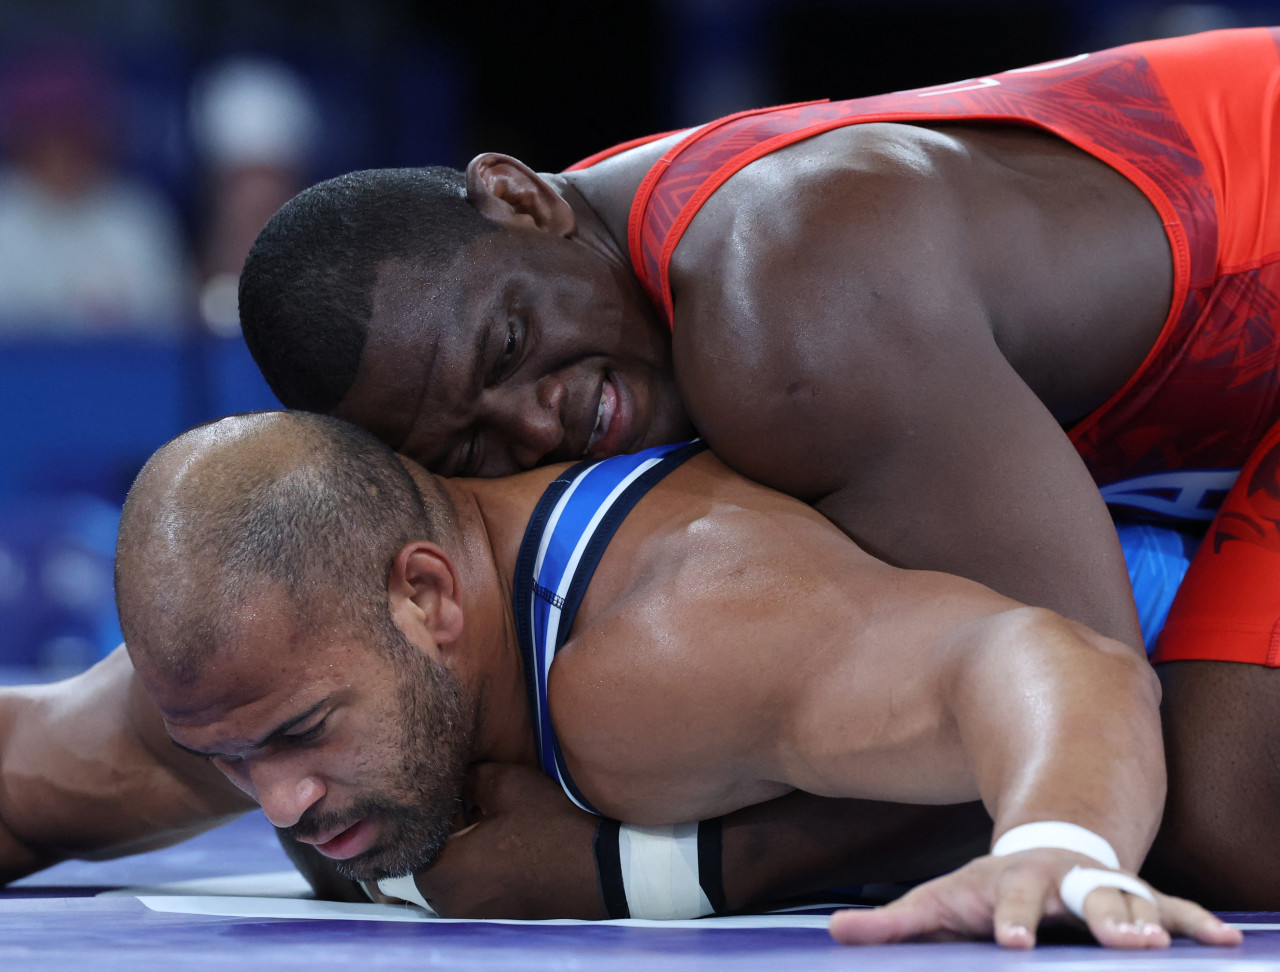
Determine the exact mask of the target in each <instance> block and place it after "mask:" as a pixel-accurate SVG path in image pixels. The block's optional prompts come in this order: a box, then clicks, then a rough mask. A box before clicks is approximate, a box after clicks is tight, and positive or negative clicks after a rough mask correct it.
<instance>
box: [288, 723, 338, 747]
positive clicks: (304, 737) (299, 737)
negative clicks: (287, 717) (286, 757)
mask: <svg viewBox="0 0 1280 972" xmlns="http://www.w3.org/2000/svg"><path fill="white" fill-rule="evenodd" d="M326 722H328V719H327V718H324V719H321V720H320V721H319V722H317V723H316V724H315V725H314V726H312V727H311V728H310V729H307V730H305V731H304V732H293V733H289V734H288V735H286V736H284V737H283V738H284V739H287V740H289V741H290V742H295V743H299V742H312V741H314V740H316V739H319V738H320V735H321V734H322V733H323V732H324V729H325V723H326Z"/></svg>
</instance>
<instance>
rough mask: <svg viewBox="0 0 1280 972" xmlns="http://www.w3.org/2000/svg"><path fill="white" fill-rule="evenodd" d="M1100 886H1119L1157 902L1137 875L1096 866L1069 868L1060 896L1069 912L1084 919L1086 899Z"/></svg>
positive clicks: (1059, 892) (1123, 889)
mask: <svg viewBox="0 0 1280 972" xmlns="http://www.w3.org/2000/svg"><path fill="white" fill-rule="evenodd" d="M1098 888H1118V889H1119V890H1121V891H1126V892H1128V893H1129V894H1134V895H1137V896H1138V897H1139V898H1146V899H1147V900H1148V901H1150V902H1151V903H1152V904H1155V903H1156V898H1155V895H1153V894H1152V893H1151V889H1150V888H1148V887H1147V886H1146V885H1145V884H1143V883H1142V882H1141V881H1139V880H1138V879H1137V878H1136V877H1130V876H1129V875H1128V874H1121V873H1120V872H1119V871H1103V870H1100V869H1098V868H1096V867H1073V868H1072V869H1071V870H1069V871H1068V872H1067V876H1066V877H1064V878H1063V879H1062V884H1061V886H1060V887H1059V888H1058V897H1060V898H1061V899H1062V903H1063V904H1064V905H1066V907H1067V910H1068V911H1069V912H1071V913H1072V914H1073V915H1075V916H1076V917H1077V918H1079V919H1081V920H1083V919H1084V899H1085V898H1087V897H1089V895H1090V894H1091V893H1092V892H1094V891H1096V890H1098Z"/></svg>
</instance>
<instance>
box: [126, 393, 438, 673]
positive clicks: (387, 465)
mask: <svg viewBox="0 0 1280 972" xmlns="http://www.w3.org/2000/svg"><path fill="white" fill-rule="evenodd" d="M428 492H430V493H432V495H427V496H424V495H423V493H422V492H421V491H420V490H419V489H418V486H417V484H415V482H414V479H413V477H412V476H411V475H410V474H409V472H408V471H407V470H406V469H405V467H404V466H403V465H402V463H401V462H400V460H399V458H398V457H397V456H396V455H395V454H394V453H392V452H391V451H390V450H389V449H387V448H386V446H384V445H382V444H381V443H380V442H378V441H377V440H376V439H374V438H373V437H372V436H370V435H368V434H367V433H365V432H362V431H360V430H359V429H357V428H355V427H354V426H352V425H349V424H348V423H345V422H342V421H339V420H337V419H332V418H328V417H325V416H320V415H311V414H308V413H303V412H262V413H254V414H249V415H240V416H233V417H231V418H227V419H222V420H221V421H218V422H214V423H212V424H210V425H204V426H200V427H199V428H196V429H193V430H192V431H190V432H187V433H185V434H184V435H181V436H179V437H178V438H176V439H174V440H173V441H172V442H170V443H168V444H167V445H165V446H164V447H162V448H161V449H160V450H159V451H158V452H157V453H156V454H155V455H154V456H152V458H151V459H150V460H149V461H148V462H147V464H146V466H144V467H143V469H142V472H141V473H140V474H139V475H138V478H137V480H136V482H135V483H134V485H133V488H132V489H131V490H130V492H129V497H128V499H127V500H126V502H125V507H124V514H123V516H122V519H121V524H120V537H119V542H118V545H117V552H116V600H117V604H118V607H119V611H120V623H121V628H122V630H123V632H124V636H125V641H126V643H127V644H128V646H129V650H130V653H131V655H132V656H133V657H134V661H135V664H138V663H139V662H142V663H144V664H145V665H146V666H147V667H149V668H152V669H153V670H155V671H157V672H158V673H159V674H161V676H162V677H165V678H167V679H170V680H174V681H177V682H179V683H188V682H191V681H193V680H194V679H196V678H197V677H198V676H199V674H200V671H201V670H202V668H203V667H204V665H205V664H206V663H207V662H208V660H209V659H210V658H211V657H212V656H213V655H214V654H215V653H216V651H217V650H218V649H219V647H220V646H224V645H228V644H231V643H234V640H235V636H236V628H237V625H238V624H240V623H241V622H242V621H244V620H246V619H247V618H248V617H249V616H250V615H251V614H252V613H253V611H254V609H255V605H256V604H257V603H259V601H260V595H262V594H263V593H264V592H268V593H269V592H276V593H279V594H281V595H283V596H284V597H285V598H286V599H287V603H289V604H291V605H293V606H295V608H296V611H297V617H296V619H295V620H296V621H297V622H298V624H299V627H300V628H301V629H302V630H304V631H305V630H308V629H309V628H310V627H314V626H317V625H328V626H340V627H343V628H352V629H354V628H355V627H356V626H361V627H365V628H366V629H367V628H369V627H373V628H382V629H384V630H385V627H386V625H392V626H393V627H394V623H393V622H392V620H391V616H390V609H389V606H388V601H387V578H388V574H389V572H390V569H391V565H392V563H393V561H394V560H395V557H396V554H397V553H398V552H399V550H400V548H401V547H403V546H404V545H405V544H406V543H409V542H410V541H412V540H431V541H433V542H439V543H442V544H447V543H449V542H450V541H451V540H453V539H454V538H455V529H456V528H455V526H454V516H453V510H452V507H451V505H450V503H449V501H448V499H447V496H446V494H445V493H444V492H443V490H440V489H438V488H437V489H435V490H428ZM385 640H387V639H380V641H385ZM391 643H398V642H397V641H396V640H395V639H391Z"/></svg>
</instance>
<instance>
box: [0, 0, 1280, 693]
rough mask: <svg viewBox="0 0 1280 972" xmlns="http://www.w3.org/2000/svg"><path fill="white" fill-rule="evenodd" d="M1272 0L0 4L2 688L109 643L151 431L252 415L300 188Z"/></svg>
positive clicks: (614, 132)
mask: <svg viewBox="0 0 1280 972" xmlns="http://www.w3.org/2000/svg"><path fill="white" fill-rule="evenodd" d="M1278 21H1280V3H1275V2H1272V3H1230V4H1168V3H1140V2H1125V0H1110V2H1103V0H1096V2H1095V0H1082V2H1077V3H1064V2H1047V0H1046V2H1038V0H1004V2H1000V0H990V2H984V0H963V2H962V0H952V2H946V0H863V2H840V0H636V2H624V3H600V2H599V0H591V2H588V0H562V2H548V3H530V2H528V0H525V2H521V3H516V2H510V0H488V2H486V3H483V4H460V3H454V4H448V5H445V4H436V3H414V2H411V0H384V2H377V0H372V2H356V0H352V2H343V0H0V679H3V678H11V679H12V678H26V677H38V678H49V677H57V676H59V675H62V674H67V673H71V672H74V671H76V670H79V669H80V668H82V667H84V666H85V665H87V664H89V663H91V662H92V661H93V660H95V659H96V658H98V657H100V656H101V655H103V654H105V653H106V652H107V651H109V650H110V649H111V648H112V647H114V645H115V644H116V643H117V642H118V639H119V630H118V626H117V624H116V620H115V613H114V608H113V606H112V602H111V556H112V548H113V545H114V539H115V527H116V521H117V518H118V511H119V507H120V503H121V501H122V499H123V497H124V494H125V492H126V490H127V489H128V486H129V483H130V482H131V480H132V478H133V476H134V475H135V473H136V472H137V470H138V468H139V466H140V465H141V463H142V462H143V461H144V460H145V459H146V457H147V456H148V455H149V454H150V453H151V451H152V450H154V449H155V448H156V447H157V446H159V445H160V444H161V443H163V442H164V441H165V440H167V439H168V438H170V437H172V436H173V435H176V434H177V433H179V432H181V431H182V430H184V429H186V428H189V427H190V426H192V425H195V424H197V423H200V422H203V421H207V420H209V419H212V418H215V417H218V416H220V415H224V414H228V413H231V412H237V411H246V410H250V409H258V408H271V407H275V405H276V403H275V400H274V398H273V397H272V395H271V394H270V392H269V391H268V390H267V388H266V387H265V385H264V384H263V383H262V381H261V379H260V378H259V377H258V374H257V371H256V369H255V368H254V366H253V363H252V361H251V360H250V359H249V357H248V354H247V353H246V352H245V350H244V348H243V345H242V343H241V341H240V338H239V333H238V323H237V321H236V313H235V279H236V275H237V274H238V271H239V268H240V265H241V263H242V261H243V259H244V255H245V253H246V252H247V249H248V246H249V244H250V243H251V242H252V240H253V237H254V235H256V233H257V231H258V229H259V228H260V227H261V225H262V223H263V222H264V221H265V219H266V218H267V217H268V216H269V215H270V214H271V213H272V212H273V211H274V210H275V208H276V207H277V206H279V205H280V203H282V202H283V201H284V200H285V199H287V198H288V197H289V196H290V195H292V194H293V193H294V192H296V191H297V190H298V189H300V188H302V187H304V186H305V185H307V184H309V183H311V182H314V181H317V180H319V179H323V178H326V177H328V176H331V175H336V174H338V173H341V172H345V171H348V170H351V169H356V168H365V167H375V166H390V165H421V164H448V165H454V166H459V167H461V166H463V165H465V164H466V162H467V160H468V159H469V158H471V157H472V156H473V155H475V154H477V153H478V152H481V151H486V150H492V149H497V150H501V151H505V152H510V153H512V154H514V155H516V156H518V157H520V158H522V159H524V160H525V161H526V162H528V163H530V164H531V165H533V166H534V167H535V168H538V169H541V170H556V169H559V168H563V167H564V166H566V165H569V164H571V163H572V162H574V161H576V160H577V159H579V158H581V157H583V156H586V155H588V154H590V153H592V152H594V151H596V150H598V149H601V148H604V147H606V146H608V145H611V144H613V143H615V142H618V141H622V140H624V139H628V138H632V137H635V136H638V135H642V134H646V133H649V132H655V131H662V130H667V129H671V128H676V127H681V126H684V125H688V124H693V123H697V122H700V121H703V120H705V119H707V118H710V117H714V116H716V115H720V114H725V113H727V112H730V111H735V110H738V109H741V108H747V107H754V106H759V105H764V104H769V103H781V102H789V101H800V100H808V99H812V98H821V97H832V98H841V97H854V96H858V95H865V94H875V93H880V92H883V91H889V90H894V89H898V88H908V87H916V86H921V85H928V84H935V83H941V82H946V81H952V80H957V79H960V78H965V77H970V76H974V75H979V74H985V73H989V72H994V71H999V70H1002V69H1004V68H1008V67H1014V66H1019V65H1024V64H1030V63H1034V62H1037V61H1043V60H1049V59H1052V58H1055V57H1060V56H1065V55H1069V54H1073V53H1077V52H1079V51H1082V50H1088V49H1096V48H1101V47H1106V46H1110V45H1113V44H1118V43H1124V42H1127V41H1132V40H1139V39H1143V38H1149V37H1157V36H1170V35H1173V34H1181V33H1190V32H1193V31H1197V30H1203V29H1210V28H1214V27H1226V26H1240V25H1256V24H1266V23H1275V22H1278Z"/></svg>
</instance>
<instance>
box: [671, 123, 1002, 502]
mask: <svg viewBox="0 0 1280 972" xmlns="http://www.w3.org/2000/svg"><path fill="white" fill-rule="evenodd" d="M964 154H965V149H964V147H963V145H962V144H960V143H959V142H957V141H956V140H955V139H953V138H950V137H948V136H946V135H942V134H939V133H937V132H934V131H931V130H929V129H924V128H919V127H913V126H905V125H893V124H871V125H860V126H854V127H851V128H847V129H838V130H836V131H834V132H829V133H827V134H825V135H822V136H819V137H817V138H813V139H809V140H807V141H804V142H800V143H797V144H795V145H792V146H789V147H787V148H785V149H782V150H780V151H778V152H775V153H773V154H771V155H767V156H765V157H764V158H762V159H759V160H758V161H756V162H754V163H752V164H751V165H749V166H747V167H746V168H745V169H743V170H742V171H741V172H739V173H737V174H736V175H735V176H733V177H732V178H731V179H729V180H728V181H727V182H726V183H725V184H724V186H722V187H721V188H720V189H719V190H718V191H717V192H715V193H714V194H713V195H712V196H711V198H710V199H709V200H708V201H707V202H706V204H704V206H703V207H702V209H701V210H700V211H699V213H698V215H697V216H696V217H695V219H694V220H693V222H692V224H691V225H690V227H689V229H688V230H687V232H686V233H685V235H684V237H683V238H682V240H681V242H680V244H679V246H678V247H677V249H676V251H675V255H674V258H673V260H672V265H671V281H672V289H673V294H674V300H675V320H674V325H673V354H674V360H675V367H676V374H677V377H678V379H679V382H680V387H681V392H682V394H683V396H684V398H685V402H686V405H687V406H688V408H689V412H690V415H691V417H692V419H693V421H694V423H695V425H696V426H697V427H698V429H699V430H700V431H701V432H702V434H703V435H704V436H705V437H706V438H707V440H708V442H710V443H711V445H712V447H713V448H715V449H716V450H717V451H718V452H719V453H720V454H721V455H722V456H725V457H726V458H727V459H728V461H729V463H730V465H732V466H734V467H735V468H737V469H739V470H741V471H743V472H745V473H747V474H748V475H750V476H752V477H753V478H759V479H762V480H764V481H766V482H768V483H769V484H770V485H772V486H775V487H777V488H780V489H784V490H785V491H787V492H789V493H792V494H793V495H795V496H798V497H800V498H802V499H805V500H808V501H814V500H816V499H817V498H819V497H821V496H822V495H824V494H825V493H826V492H829V491H830V490H832V489H835V488H837V487H838V486H839V472H838V471H837V470H834V469H831V468H830V467H829V466H824V467H823V468H822V469H820V470H817V471H816V472H817V475H812V474H811V473H813V472H815V470H812V469H811V470H805V468H804V465H803V464H801V463H797V462H796V461H795V460H796V457H795V456H794V455H793V456H790V457H786V458H784V457H785V456H786V453H787V451H788V450H786V449H784V450H782V451H781V452H779V453H778V455H777V456H771V457H768V458H766V459H765V460H764V461H763V462H762V463H761V464H752V463H750V462H746V461H744V459H747V458H758V457H761V456H762V453H761V447H762V446H768V445H769V444H770V443H773V444H775V445H777V444H781V443H782V442H783V440H785V439H788V438H791V439H792V442H793V444H799V440H798V439H795V438H794V431H795V430H796V429H802V428H805V429H808V428H812V427H813V426H814V425H815V423H818V424H820V423H822V421H823V420H824V417H830V416H831V415H832V414H833V413H831V411H830V409H831V408H833V407H836V406H837V404H838V405H839V408H840V410H841V411H842V412H844V413H849V412H850V411H852V412H854V413H856V414H857V415H858V416H859V417H860V421H859V424H858V426H857V427H856V428H855V427H852V426H849V425H848V424H846V425H845V426H844V428H843V429H842V435H843V436H844V438H845V442H844V444H843V446H842V449H841V453H842V454H843V455H845V456H853V455H857V454H878V453H880V452H882V451H883V447H884V442H883V441H881V436H882V434H883V435H887V436H893V435H895V434H896V431H897V430H894V429H892V428H889V427H887V426H886V424H885V423H884V422H879V421H875V420H874V416H876V414H877V413H880V412H886V413H891V412H895V411H897V408H896V403H895V401H894V399H895V397H896V396H897V393H898V390H899V389H900V388H901V387H902V383H903V382H904V381H905V380H906V375H905V373H904V371H905V369H907V368H909V367H914V365H913V363H912V359H913V358H916V359H917V361H918V360H919V355H920V354H921V353H922V352H923V351H925V350H926V349H927V348H928V347H929V346H930V345H931V344H934V343H936V342H937V341H938V340H939V336H940V335H944V334H947V333H948V332H954V331H956V330H967V331H969V332H970V333H971V334H972V335H973V339H977V340H981V339H982V338H983V337H985V338H986V339H988V340H989V339H990V333H991V331H990V320H989V318H988V316H987V315H986V313H985V308H984V307H983V306H982V302H981V300H980V298H979V294H978V289H979V281H978V279H977V277H978V268H977V267H976V266H975V264H974V261H973V250H972V248H971V247H968V246H966V238H967V236H968V234H969V232H970V226H969V224H968V221H967V218H968V216H969V213H968V212H967V211H966V198H965V195H964V193H963V192H962V188H963V187H962V185H961V184H960V181H961V180H960V177H959V176H958V175H957V174H956V170H957V169H958V168H959V167H960V165H961V161H962V159H963V156H964ZM943 340H946V341H947V343H954V340H953V339H943ZM744 406H745V408H744ZM861 419H865V421H861ZM851 437H852V440H851ZM739 441H741V442H742V443H743V445H744V448H743V449H742V450H739V449H737V448H736V447H735V446H736V443H738V442H739ZM771 451H772V450H771ZM740 452H741V453H743V454H739V453H740ZM789 473H794V475H790V474H789ZM827 474H830V477H831V478H830V479H829V480H828V481H823V477H824V476H826V475H827Z"/></svg>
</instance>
